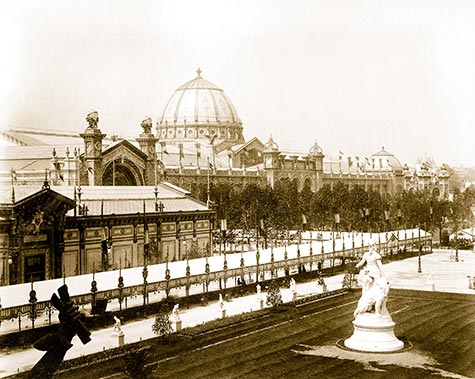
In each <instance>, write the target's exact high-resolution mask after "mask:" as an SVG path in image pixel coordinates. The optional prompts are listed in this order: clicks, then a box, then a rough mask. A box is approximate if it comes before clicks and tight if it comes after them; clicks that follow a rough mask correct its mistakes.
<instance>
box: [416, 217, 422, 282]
mask: <svg viewBox="0 0 475 379" xmlns="http://www.w3.org/2000/svg"><path fill="white" fill-rule="evenodd" d="M417 229H418V232H419V235H418V240H419V254H418V256H417V272H418V273H421V272H422V262H421V250H422V245H421V227H420V226H418V227H417Z"/></svg>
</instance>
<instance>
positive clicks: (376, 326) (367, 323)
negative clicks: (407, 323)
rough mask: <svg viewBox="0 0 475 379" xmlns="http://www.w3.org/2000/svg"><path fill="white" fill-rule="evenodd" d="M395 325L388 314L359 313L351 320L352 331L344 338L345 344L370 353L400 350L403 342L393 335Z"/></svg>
mask: <svg viewBox="0 0 475 379" xmlns="http://www.w3.org/2000/svg"><path fill="white" fill-rule="evenodd" d="M395 325H396V324H395V323H394V321H393V320H392V318H391V316H390V315H376V314H373V313H363V314H360V315H358V316H357V317H356V319H355V320H354V321H353V326H354V332H353V335H352V336H351V337H350V338H348V339H346V340H345V346H346V347H348V348H350V349H354V350H359V351H365V352H371V353H383V352H392V351H398V350H401V349H402V348H404V342H402V341H400V340H398V339H397V338H396V336H395V335H394V326H395Z"/></svg>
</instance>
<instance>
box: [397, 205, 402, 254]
mask: <svg viewBox="0 0 475 379" xmlns="http://www.w3.org/2000/svg"><path fill="white" fill-rule="evenodd" d="M401 218H402V212H401V208H398V209H397V252H398V254H399V239H400V237H399V230H400V229H401Z"/></svg>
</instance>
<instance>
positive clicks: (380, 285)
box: [353, 244, 389, 317]
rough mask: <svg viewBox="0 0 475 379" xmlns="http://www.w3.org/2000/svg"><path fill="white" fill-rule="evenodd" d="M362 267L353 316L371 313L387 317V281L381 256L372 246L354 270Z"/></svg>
mask: <svg viewBox="0 0 475 379" xmlns="http://www.w3.org/2000/svg"><path fill="white" fill-rule="evenodd" d="M363 265H364V267H363V268H362V269H361V271H360V273H359V274H358V282H359V283H360V284H361V287H362V294H361V298H360V300H359V301H358V306H357V307H356V309H355V312H354V313H353V316H354V317H356V316H358V315H359V314H362V313H366V312H372V311H374V313H375V314H376V315H387V314H388V310H387V309H386V301H387V298H388V294H389V280H388V277H387V275H386V272H385V271H384V268H383V264H382V262H381V255H379V253H378V252H377V251H376V247H375V246H374V244H372V245H370V247H369V251H368V252H366V253H364V254H363V258H361V261H360V262H358V264H357V265H356V268H357V269H358V268H360V267H361V266H363Z"/></svg>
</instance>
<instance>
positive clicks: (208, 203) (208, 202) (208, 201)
mask: <svg viewBox="0 0 475 379" xmlns="http://www.w3.org/2000/svg"><path fill="white" fill-rule="evenodd" d="M207 160H208V170H207V171H206V172H207V177H208V190H207V192H208V200H207V202H206V204H207V206H208V208H209V206H210V199H209V170H210V169H211V165H210V163H209V156H208V157H207Z"/></svg>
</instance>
